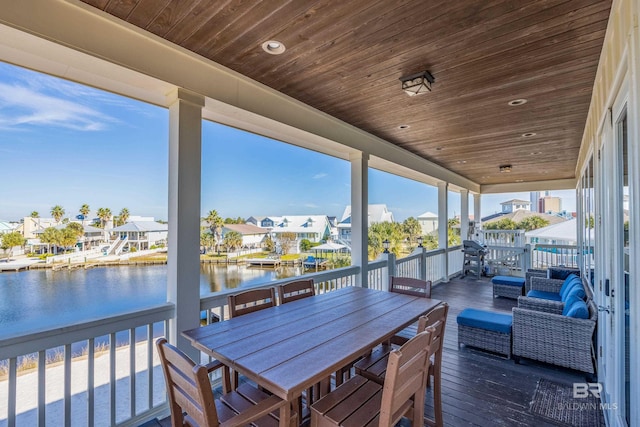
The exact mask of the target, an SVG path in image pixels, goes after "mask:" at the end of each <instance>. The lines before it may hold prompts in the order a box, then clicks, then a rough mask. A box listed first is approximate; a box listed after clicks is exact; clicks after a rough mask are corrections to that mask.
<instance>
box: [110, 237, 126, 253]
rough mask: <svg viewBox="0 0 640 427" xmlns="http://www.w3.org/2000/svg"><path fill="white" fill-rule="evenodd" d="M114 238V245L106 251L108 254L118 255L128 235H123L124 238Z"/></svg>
mask: <svg viewBox="0 0 640 427" xmlns="http://www.w3.org/2000/svg"><path fill="white" fill-rule="evenodd" d="M116 240H117V243H116V245H115V246H114V247H113V249H112V248H109V252H107V253H108V254H109V255H111V254H113V255H120V254H121V253H122V250H123V249H124V246H125V244H126V243H127V242H128V241H129V236H125V237H124V239H122V238H120V239H116Z"/></svg>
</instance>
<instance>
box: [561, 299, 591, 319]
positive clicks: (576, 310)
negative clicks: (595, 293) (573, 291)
mask: <svg viewBox="0 0 640 427" xmlns="http://www.w3.org/2000/svg"><path fill="white" fill-rule="evenodd" d="M562 314H563V315H564V316H567V317H574V318H576V319H588V318H589V308H588V307H587V304H586V303H585V302H584V301H582V299H580V298H578V297H577V296H575V295H571V296H570V297H569V298H568V299H567V301H565V303H564V309H563V310H562Z"/></svg>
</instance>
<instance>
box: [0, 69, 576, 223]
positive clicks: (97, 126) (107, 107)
mask: <svg viewBox="0 0 640 427" xmlns="http://www.w3.org/2000/svg"><path fill="white" fill-rule="evenodd" d="M167 131H168V111H167V110H166V109H164V108H160V107H156V106H153V105H149V104H145V103H142V102H138V101H134V100H131V99H128V98H124V97H121V96H118V95H114V94H111V93H107V92H103V91H100V90H97V89H94V88H90V87H86V86H82V85H78V84H75V83H72V82H69V81H65V80H62V79H59V78H55V77H51V76H48V75H44V74H40V73H36V72H33V71H30V70H26V69H23V68H19V67H15V66H12V65H9V64H5V63H1V62H0V171H1V174H2V184H0V220H5V221H15V220H19V219H20V218H22V217H25V216H29V215H30V213H31V212H32V211H38V212H39V213H40V216H43V217H47V216H50V214H49V212H50V211H51V208H52V207H53V206H55V205H61V206H62V207H63V208H64V209H65V211H66V214H67V216H70V217H73V216H75V215H77V214H78V209H79V208H80V206H82V204H84V203H86V204H88V205H89V206H90V208H91V210H92V213H91V214H90V215H95V211H96V210H97V209H98V208H109V209H111V211H112V212H113V213H114V214H117V213H118V212H119V211H120V210H121V209H122V208H125V207H126V208H127V209H128V210H129V212H130V213H131V214H132V215H142V216H153V217H155V218H156V219H167V179H168V178H167V164H168V159H167V155H168V146H167V141H168V137H167ZM202 133H203V142H202V214H203V215H205V214H206V212H208V211H209V210H212V209H216V210H217V211H218V213H219V214H220V215H221V216H223V217H231V218H236V217H238V216H240V217H243V218H246V217H249V216H251V215H285V214H290V215H305V214H309V215H310V214H325V215H329V216H338V217H340V216H341V215H342V212H343V211H344V209H345V207H346V206H347V205H348V204H349V203H350V200H349V198H350V190H349V187H350V171H349V163H348V162H346V161H344V160H341V159H336V158H333V157H329V156H325V155H321V154H319V153H315V152H313V151H309V150H305V149H302V148H298V147H295V146H292V145H288V144H283V143H281V142H277V141H273V140H270V139H268V138H264V137H261V136H258V135H253V134H250V133H247V132H243V131H240V130H237V129H232V128H228V127H225V126H222V125H219V124H215V123H211V122H203V128H202ZM573 193H574V192H573V191H572V190H569V191H563V192H560V191H556V192H551V195H555V196H560V197H562V200H563V208H564V209H566V210H569V211H573V210H575V201H574V199H575V197H574V195H573ZM450 195H451V198H450V202H449V203H450V207H449V216H450V217H451V216H453V215H454V214H459V213H460V198H459V196H458V195H457V194H455V193H450ZM511 198H524V199H526V200H529V194H528V193H511V194H500V195H488V196H483V198H482V214H483V215H488V214H490V213H494V212H497V211H498V210H499V209H500V205H499V204H500V202H503V201H506V200H509V199H511ZM369 203H372V204H373V203H385V204H386V205H387V206H388V208H389V210H391V211H392V212H393V214H394V216H395V218H396V220H398V221H403V220H404V219H406V218H407V217H410V216H413V217H416V216H418V215H420V214H422V213H424V212H425V211H431V212H437V190H436V188H434V187H431V186H428V185H425V184H422V183H418V182H415V181H412V180H408V179H405V178H401V177H397V176H394V175H391V174H387V173H384V172H380V171H377V170H370V175H369ZM472 206H473V205H472V202H471V204H470V209H473V208H472Z"/></svg>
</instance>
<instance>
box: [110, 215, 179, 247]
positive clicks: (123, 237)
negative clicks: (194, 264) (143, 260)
mask: <svg viewBox="0 0 640 427" xmlns="http://www.w3.org/2000/svg"><path fill="white" fill-rule="evenodd" d="M168 229H169V228H168V226H167V224H161V223H159V222H156V221H129V222H127V223H126V224H124V225H121V226H119V227H115V228H113V229H112V230H110V231H111V233H113V234H114V235H115V236H116V239H118V240H120V241H121V242H123V243H122V246H121V247H120V248H119V249H120V251H122V252H127V251H130V250H131V249H132V248H136V250H139V251H141V250H147V249H151V247H152V246H157V245H166V243H167V234H168Z"/></svg>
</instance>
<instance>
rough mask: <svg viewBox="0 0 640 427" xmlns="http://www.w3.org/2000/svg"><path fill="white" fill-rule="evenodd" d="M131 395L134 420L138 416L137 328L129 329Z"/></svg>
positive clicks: (131, 409)
mask: <svg viewBox="0 0 640 427" xmlns="http://www.w3.org/2000/svg"><path fill="white" fill-rule="evenodd" d="M129 395H130V413H131V418H133V417H134V416H135V415H136V328H131V329H129Z"/></svg>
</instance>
